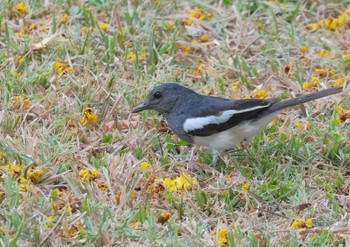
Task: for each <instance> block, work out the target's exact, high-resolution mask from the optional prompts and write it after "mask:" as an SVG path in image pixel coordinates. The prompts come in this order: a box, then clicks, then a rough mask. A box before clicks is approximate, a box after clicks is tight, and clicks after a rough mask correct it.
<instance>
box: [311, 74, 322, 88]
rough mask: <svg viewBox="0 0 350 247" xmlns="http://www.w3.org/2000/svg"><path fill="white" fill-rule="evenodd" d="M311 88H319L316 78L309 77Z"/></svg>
mask: <svg viewBox="0 0 350 247" xmlns="http://www.w3.org/2000/svg"><path fill="white" fill-rule="evenodd" d="M311 86H312V87H319V86H320V81H319V80H318V78H317V77H316V76H311Z"/></svg>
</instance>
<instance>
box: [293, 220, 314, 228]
mask: <svg viewBox="0 0 350 247" xmlns="http://www.w3.org/2000/svg"><path fill="white" fill-rule="evenodd" d="M290 227H291V228H294V229H299V228H310V227H312V219H308V220H304V219H296V220H294V222H293V223H292V225H291V226H290Z"/></svg>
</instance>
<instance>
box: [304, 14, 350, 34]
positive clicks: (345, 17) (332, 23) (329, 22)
mask: <svg viewBox="0 0 350 247" xmlns="http://www.w3.org/2000/svg"><path fill="white" fill-rule="evenodd" d="M349 20H350V10H347V11H345V12H343V13H341V14H340V15H338V16H337V17H336V18H332V17H331V18H327V19H323V20H321V21H319V22H317V23H310V24H308V26H307V27H308V28H309V29H314V30H317V29H327V30H330V31H335V30H337V29H339V28H342V27H346V26H347V25H348V23H349Z"/></svg>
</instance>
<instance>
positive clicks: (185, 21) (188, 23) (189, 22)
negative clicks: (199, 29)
mask: <svg viewBox="0 0 350 247" xmlns="http://www.w3.org/2000/svg"><path fill="white" fill-rule="evenodd" d="M182 25H184V26H191V25H192V20H191V18H184V19H182Z"/></svg>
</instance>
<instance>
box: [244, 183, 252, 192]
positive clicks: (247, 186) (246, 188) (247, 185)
mask: <svg viewBox="0 0 350 247" xmlns="http://www.w3.org/2000/svg"><path fill="white" fill-rule="evenodd" d="M249 188H250V185H249V184H247V183H245V184H243V185H242V190H243V191H244V192H248V191H249Z"/></svg>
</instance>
